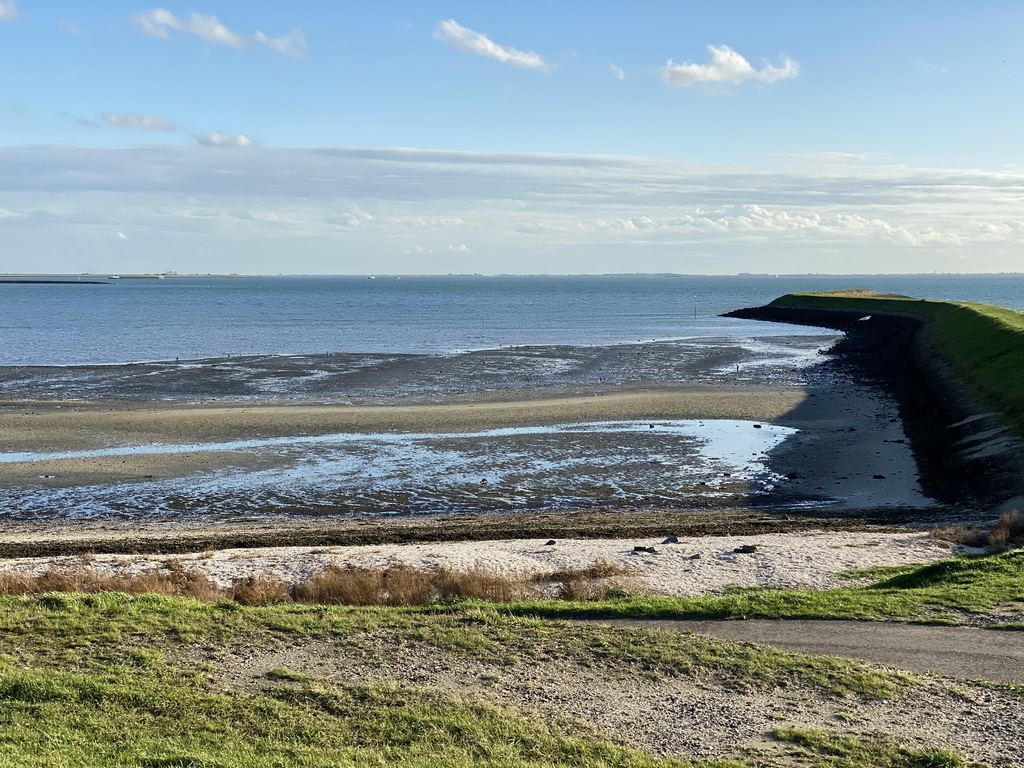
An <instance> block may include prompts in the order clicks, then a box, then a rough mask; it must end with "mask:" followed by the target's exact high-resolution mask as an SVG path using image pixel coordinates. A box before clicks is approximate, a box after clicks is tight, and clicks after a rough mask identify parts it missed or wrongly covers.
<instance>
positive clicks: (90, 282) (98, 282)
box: [0, 278, 112, 285]
mask: <svg viewBox="0 0 1024 768" xmlns="http://www.w3.org/2000/svg"><path fill="white" fill-rule="evenodd" d="M0 283H7V284H9V285H26V284H27V285H111V284H112V283H111V282H110V281H109V280H6V279H2V278H0Z"/></svg>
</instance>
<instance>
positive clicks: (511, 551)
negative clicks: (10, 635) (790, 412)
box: [0, 531, 950, 597]
mask: <svg viewBox="0 0 1024 768" xmlns="http://www.w3.org/2000/svg"><path fill="white" fill-rule="evenodd" d="M548 541H549V540H545V539H505V540H498V541H458V542H435V543H425V544H384V545H376V546H339V547H264V548H258V549H252V548H237V549H226V550H216V551H207V552H201V553H191V554H182V555H174V556H170V557H168V556H156V555H110V554H97V555H89V556H87V557H80V556H73V557H63V558H60V557H58V558H14V559H9V560H3V561H0V571H6V572H19V573H27V574H33V575H38V574H40V573H42V572H44V571H46V570H48V569H51V568H58V569H59V568H71V569H77V568H81V567H87V568H89V569H90V570H92V571H94V572H96V573H97V574H102V575H118V576H133V575H141V574H147V573H159V572H166V571H167V569H168V567H181V568H185V569H187V570H196V571H199V572H201V573H203V574H205V575H207V576H208V577H210V578H211V579H212V580H213V581H214V582H215V583H216V584H217V585H218V586H221V587H229V586H231V585H232V584H234V583H235V582H236V581H239V580H240V579H243V578H245V577H249V576H262V577H272V578H275V579H279V580H281V581H284V582H286V583H289V584H294V583H298V582H301V581H303V580H305V579H307V578H309V577H310V576H311V575H313V574H315V573H318V572H320V571H323V570H325V569H326V568H328V567H330V566H332V565H337V566H342V567H343V566H346V565H353V566H361V567H367V568H386V567H389V566H394V565H404V566H409V567H413V568H417V569H425V570H431V569H436V568H441V567H445V568H449V569H452V570H457V571H470V570H473V569H475V568H479V569H482V570H484V571H487V572H489V573H494V574H498V575H502V576H508V577H516V576H533V575H536V574H543V573H550V572H553V571H561V570H579V569H584V568H588V567H590V566H592V565H595V564H597V563H609V564H612V565H616V566H621V567H622V568H625V569H628V570H629V571H631V572H632V574H633V575H630V576H628V577H627V578H626V585H627V586H628V587H630V588H632V589H635V590H637V591H640V592H643V593H649V594H654V595H667V596H675V597H687V596H689V597H692V596H697V595H707V594H720V593H722V592H723V591H725V590H727V589H728V588H730V587H736V586H739V587H755V586H757V587H766V586H770V587H779V588H802V589H831V588H833V587H838V586H844V585H845V586H850V585H851V584H855V583H857V582H856V581H851V580H849V579H840V578H839V577H838V576H839V574H840V573H842V572H844V571H849V570H852V569H859V568H869V567H874V566H891V565H906V564H909V563H923V562H930V561H932V560H937V559H939V558H942V557H947V556H948V555H949V554H950V550H949V547H948V545H943V544H941V543H938V542H936V541H935V540H934V539H932V538H931V536H929V535H928V534H927V533H882V532H877V531H875V532H850V533H835V532H831V533H827V532H821V531H802V532H798V533H789V534H786V533H765V534H761V535H751V536H701V537H689V538H680V539H679V540H678V541H677V542H673V543H663V541H664V539H662V538H651V537H635V538H624V539H564V540H557V541H556V543H555V544H554V545H549V544H548V543H547V542H548ZM744 545H754V546H755V547H756V548H757V551H756V552H753V553H738V552H736V551H735V550H736V549H737V548H739V547H742V546H744ZM636 547H649V548H653V549H655V550H656V552H643V551H638V550H637V549H636Z"/></svg>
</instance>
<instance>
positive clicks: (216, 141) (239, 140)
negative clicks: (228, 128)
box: [194, 131, 259, 147]
mask: <svg viewBox="0 0 1024 768" xmlns="http://www.w3.org/2000/svg"><path fill="white" fill-rule="evenodd" d="M194 138H195V140H196V141H197V142H199V143H200V144H202V145H203V146H204V147H255V146H256V145H258V144H259V142H258V141H256V139H253V138H251V137H249V136H246V135H245V134H243V133H239V134H236V135H234V136H232V135H230V134H227V133H221V132H220V131H214V132H213V133H205V134H204V133H197V134H195V135H194Z"/></svg>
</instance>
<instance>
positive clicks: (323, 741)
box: [0, 552, 1024, 768]
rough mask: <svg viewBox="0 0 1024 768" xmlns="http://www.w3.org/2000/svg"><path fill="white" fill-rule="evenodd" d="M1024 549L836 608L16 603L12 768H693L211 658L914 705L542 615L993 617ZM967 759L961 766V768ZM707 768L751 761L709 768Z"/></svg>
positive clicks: (488, 716) (4, 619)
mask: <svg viewBox="0 0 1024 768" xmlns="http://www.w3.org/2000/svg"><path fill="white" fill-rule="evenodd" d="M1022 569H1024V552H1008V553H1002V554H998V555H990V556H986V557H979V558H962V557H958V558H951V559H949V560H945V561H940V562H938V563H933V564H931V565H927V566H919V567H901V568H889V569H875V570H872V571H867V572H860V573H859V574H856V575H860V576H865V575H866V576H869V577H871V578H874V579H876V580H877V581H876V582H875V583H873V584H872V585H869V586H866V587H850V588H845V589H839V590H831V591H828V592H820V593H807V592H801V591H781V590H741V591H737V592H735V593H734V594H730V595H727V596H724V597H720V598H703V599H700V600H690V601H686V600H682V601H681V600H671V599H648V598H624V599H620V600H612V601H605V602H603V603H597V604H593V605H590V604H581V603H521V604H518V605H511V606H501V605H490V604H484V603H479V602H473V601H449V602H448V603H445V604H435V605H431V606H425V607H420V608H350V607H342V606H336V607H326V606H315V605H282V604H278V605H273V604H272V605H264V606H240V605H238V604H236V603H233V602H227V601H224V602H216V603H200V602H197V601H194V600H190V599H186V598H173V597H161V596H155V595H141V596H128V595H124V594H117V593H106V594H92V595H84V594H47V595H36V596H27V597H5V598H0V765H3V766H30V765H31V766H37V765H39V766H78V765H90V766H118V767H119V768H120V767H122V766H124V767H126V768H127V767H131V768H135V767H138V768H152V767H154V766H211V767H212V766H218V767H223V766H257V767H262V766H268V767H269V766H290V765H302V766H313V767H314V768H316V767H317V766H328V765H330V766H349V765H352V766H355V765H359V766H378V765H380V766H383V765H408V766H463V765H465V766H469V765H482V766H503V767H505V766H508V767H509V768H515V767H517V766H682V765H691V763H685V762H679V761H674V760H666V759H661V758H657V757H654V756H651V755H648V754H645V753H641V752H637V751H635V750H629V749H625V748H623V747H620V746H617V745H615V744H613V743H612V742H610V741H609V740H608V739H606V738H604V737H601V736H599V735H597V734H594V733H591V732H589V731H587V730H586V729H585V728H583V727H582V726H579V725H578V724H577V725H574V724H569V723H562V722H554V723H550V722H546V721H542V720H540V719H537V718H535V717H531V716H529V715H525V714H522V713H516V712H512V711H508V710H505V709H502V708H499V707H497V706H495V705H493V704H487V703H485V702H484V701H483V700H481V699H476V698H473V697H468V696H459V695H454V694H451V693H446V692H443V691H436V690H435V691H432V690H422V689H419V690H418V689H407V688H402V689H396V688H393V687H389V686H388V685H387V684H385V683H378V684H372V683H371V684H361V685H356V684H331V683H328V682H326V681H325V680H318V679H316V677H315V676H312V675H309V674H308V673H307V672H300V671H296V670H293V669H290V668H287V667H284V666H277V667H275V668H272V669H270V670H268V671H266V672H263V673H260V672H259V671H256V672H254V673H253V680H252V681H250V682H251V684H250V685H249V686H248V687H245V686H243V687H241V688H239V689H237V690H234V689H231V690H226V689H225V688H224V685H223V683H222V682H220V678H219V677H218V675H217V673H216V671H215V668H214V667H209V668H207V667H205V666H203V664H204V662H202V661H201V660H197V659H196V658H195V657H194V656H193V655H192V649H194V648H196V647H199V648H204V649H206V650H207V651H210V652H213V651H216V650H217V649H241V650H243V651H244V649H247V648H252V649H256V650H258V651H266V650H268V649H270V650H272V649H282V650H284V649H288V648H293V647H296V646H297V645H301V644H302V643H304V642H307V641H326V642H328V643H330V644H332V645H331V646H329V647H335V648H338V649H339V653H343V654H344V655H345V656H346V658H349V659H350V660H357V662H358V664H360V665H361V666H363V667H365V668H367V669H375V668H377V667H379V666H381V665H382V664H383V663H384V662H386V661H390V660H392V659H394V658H396V657H398V658H401V657H402V656H401V655H402V654H407V655H409V656H414V655H416V654H417V653H419V654H420V657H426V658H441V657H444V658H450V659H459V658H464V659H466V660H467V661H470V662H473V663H475V664H478V665H481V664H482V665H484V667H486V666H487V665H490V667H491V668H492V669H494V670H498V669H503V668H509V667H512V668H518V669H521V670H522V674H534V673H535V670H537V669H538V668H539V666H538V665H540V664H544V663H548V664H554V665H556V667H559V668H562V667H565V668H569V669H578V670H589V671H588V674H596V675H598V676H604V675H619V676H622V675H625V676H627V677H628V678H630V679H635V680H637V681H638V682H640V681H644V680H647V681H657V680H659V679H662V678H679V679H687V680H690V681H691V682H692V684H693V685H696V686H712V687H719V688H725V689H735V690H737V691H740V690H750V689H753V690H758V691H762V692H770V691H772V690H777V689H782V688H785V689H787V690H789V691H790V692H792V691H794V689H795V690H805V691H807V692H808V694H813V695H815V696H827V697H846V696H856V697H866V698H900V697H903V696H912V695H913V690H914V689H915V687H916V686H917V685H918V683H919V681H918V680H917V679H916V678H915V677H913V676H911V675H907V674H902V673H898V672H893V671H887V670H883V669H879V668H875V667H872V666H871V665H869V664H866V663H862V662H858V661H853V660H849V659H839V658H830V657H807V656H801V655H798V654H791V653H786V652H784V651H780V650H776V649H772V648H768V647H761V646H756V645H751V644H746V643H736V642H730V641H725V640H717V639H714V638H710V637H705V636H700V635H689V634H685V633H667V632H658V631H654V630H648V629H645V628H615V627H607V626H601V625H597V624H594V625H589V624H584V625H573V624H568V623H563V622H557V621H554V622H553V621H546V620H543V619H540V618H538V617H537V614H540V613H548V614H551V615H563V616H564V615H579V614H582V613H588V614H592V615H593V614H596V615H642V616H643V615H657V616H666V615H705V616H708V615H714V616H723V615H766V616H782V615H802V616H819V617H849V616H856V615H860V616H863V615H868V616H871V617H876V618H881V617H882V616H883V615H886V614H885V613H884V612H885V611H888V612H889V614H888V615H894V616H899V615H901V612H902V614H906V615H919V614H922V613H924V614H927V613H928V612H929V611H932V610H934V609H935V608H936V607H942V608H943V609H944V610H953V609H958V610H964V611H983V610H986V607H992V606H995V605H997V604H1000V603H1005V602H1008V601H1011V600H1018V601H1019V600H1021V599H1024V593H1022V586H1021V585H1022V583H1024V579H1022V576H1024V573H1022ZM779 734H780V735H779V738H784V739H785V740H786V742H787V749H792V750H794V753H799V754H795V756H794V760H797V761H798V762H797V763H795V764H799V765H819V766H833V767H834V768H859V766H862V765H863V766H867V765H878V766H891V768H904V767H906V768H925V767H926V766H958V765H964V763H963V761H962V760H960V758H959V757H958V756H956V755H952V754H951V753H945V752H940V751H935V750H933V751H930V752H914V751H912V750H907V749H905V748H903V747H901V746H898V745H896V744H894V743H889V742H886V741H884V740H881V741H879V740H877V739H876V740H872V741H871V742H870V743H868V742H860V741H858V740H857V739H854V738H852V737H851V736H850V735H849V734H843V733H821V732H804V731H782V730H780V731H779ZM958 761H959V762H958ZM693 765H701V766H726V765H730V766H740V765H741V764H740V763H728V762H725V763H723V762H717V763H716V762H710V763H709V762H704V763H701V762H696V763H693Z"/></svg>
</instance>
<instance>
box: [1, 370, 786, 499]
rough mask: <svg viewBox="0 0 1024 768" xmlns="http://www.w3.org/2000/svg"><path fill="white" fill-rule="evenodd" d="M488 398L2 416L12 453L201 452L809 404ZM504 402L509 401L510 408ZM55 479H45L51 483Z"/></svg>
mask: <svg viewBox="0 0 1024 768" xmlns="http://www.w3.org/2000/svg"><path fill="white" fill-rule="evenodd" d="M514 397H515V395H514V394H511V393H489V394H488V395H487V399H477V400H476V401H470V402H461V403H449V404H445V405H418V406H339V405H253V404H240V405H230V406H225V405H201V406H190V405H177V404H151V403H150V404H136V403H119V404H111V403H88V402H79V403H75V402H68V401H64V402H62V403H60V404H55V403H46V402H37V403H17V402H12V403H7V404H5V405H4V407H2V408H0V434H2V435H3V443H4V448H5V451H6V452H9V453H14V452H25V453H43V454H45V453H64V452H71V451H88V450H92V449H102V448H109V447H112V446H146V445H151V444H179V445H190V444H201V443H221V442H231V441H237V440H253V439H262V438H276V437H289V436H311V435H331V434H339V433H389V432H396V433H401V432H424V433H451V432H473V431H480V430H487V429H496V428H502V427H526V426H540V425H552V424H572V423H585V422H600V421H630V420H645V419H695V418H703V419H749V420H754V421H765V422H773V421H775V420H777V419H779V418H781V417H782V416H783V415H784V414H786V413H789V412H791V411H793V410H794V409H795V408H797V407H798V406H799V405H800V404H801V403H803V402H804V400H805V399H806V394H805V393H804V392H802V391H800V390H776V391H765V390H738V389H737V390H724V391H723V390H701V389H694V388H682V387H679V388H667V387H666V388H660V389H654V390H649V391H640V392H611V393H603V394H601V393H594V394H590V395H582V396H575V397H571V396H570V397H567V396H565V395H562V396H558V397H553V396H538V397H534V398H531V399H525V400H524V399H512V398H514ZM503 398H504V399H503ZM275 461H276V459H275V458H274V457H272V456H270V455H261V456H257V455H255V454H254V453H253V452H251V451H195V452H188V451H186V452H183V453H174V454H157V453H144V452H140V453H134V454H127V455H118V456H113V457H109V456H101V457H84V458H54V459H46V458H42V457H40V458H39V459H37V460H31V461H16V462H9V463H3V464H0V483H3V485H4V486H6V487H12V486H24V485H33V486H42V487H51V488H52V487H68V486H76V485H91V484H98V483H112V482H124V481H141V480H145V479H153V478H170V477H184V476H186V475H189V474H192V473H195V472H200V471H206V472H208V471H211V470H215V469H218V468H222V467H239V466H241V467H245V468H248V469H257V468H265V467H267V466H269V465H272V464H273V463H274V462H275ZM47 475H49V476H51V477H43V476H47Z"/></svg>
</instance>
